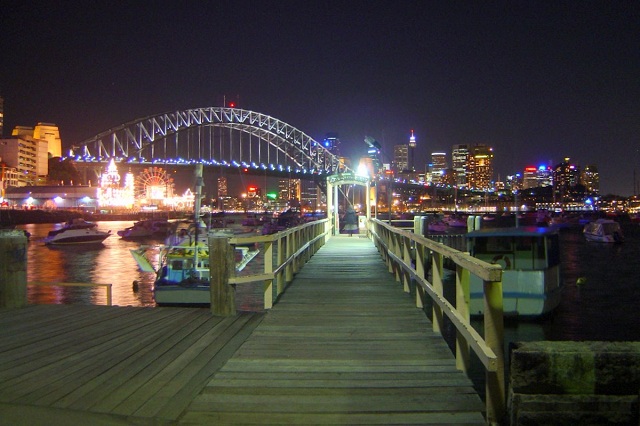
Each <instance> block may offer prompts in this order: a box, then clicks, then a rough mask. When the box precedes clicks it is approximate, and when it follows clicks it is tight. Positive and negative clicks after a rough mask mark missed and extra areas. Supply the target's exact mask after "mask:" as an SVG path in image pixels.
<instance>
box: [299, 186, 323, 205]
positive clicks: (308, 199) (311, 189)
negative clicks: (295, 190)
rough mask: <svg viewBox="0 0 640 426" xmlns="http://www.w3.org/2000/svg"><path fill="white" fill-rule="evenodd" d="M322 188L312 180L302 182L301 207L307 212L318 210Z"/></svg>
mask: <svg viewBox="0 0 640 426" xmlns="http://www.w3.org/2000/svg"><path fill="white" fill-rule="evenodd" d="M319 191H320V188H318V185H316V183H315V182H314V181H312V180H306V179H305V180H300V205H301V206H302V208H303V209H304V210H305V211H308V212H313V211H316V210H318V196H319Z"/></svg>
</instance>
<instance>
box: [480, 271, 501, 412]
mask: <svg viewBox="0 0 640 426" xmlns="http://www.w3.org/2000/svg"><path fill="white" fill-rule="evenodd" d="M483 286H484V340H485V342H487V346H489V347H490V348H491V350H493V352H494V353H495V354H496V363H497V369H496V371H494V372H491V371H487V374H486V400H487V423H489V424H500V423H501V420H502V417H503V416H504V413H505V405H506V404H505V401H506V400H505V398H506V391H505V382H504V348H503V344H504V343H503V342H504V319H503V309H504V307H503V296H502V281H484V284H483Z"/></svg>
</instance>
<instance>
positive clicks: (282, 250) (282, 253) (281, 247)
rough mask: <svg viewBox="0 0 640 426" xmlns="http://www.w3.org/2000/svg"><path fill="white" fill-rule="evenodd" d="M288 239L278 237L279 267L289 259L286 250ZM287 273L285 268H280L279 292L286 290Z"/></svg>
mask: <svg viewBox="0 0 640 426" xmlns="http://www.w3.org/2000/svg"><path fill="white" fill-rule="evenodd" d="M285 243H286V241H285V240H284V237H279V238H278V268H280V266H282V264H283V263H284V261H285V260H286V259H287V250H286V245H285ZM285 278H286V275H285V271H284V269H279V272H278V294H280V293H281V292H282V291H284V286H285V284H286V279H285Z"/></svg>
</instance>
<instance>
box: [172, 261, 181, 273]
mask: <svg viewBox="0 0 640 426" xmlns="http://www.w3.org/2000/svg"><path fill="white" fill-rule="evenodd" d="M171 269H173V270H174V271H181V270H182V260H174V261H172V262H171Z"/></svg>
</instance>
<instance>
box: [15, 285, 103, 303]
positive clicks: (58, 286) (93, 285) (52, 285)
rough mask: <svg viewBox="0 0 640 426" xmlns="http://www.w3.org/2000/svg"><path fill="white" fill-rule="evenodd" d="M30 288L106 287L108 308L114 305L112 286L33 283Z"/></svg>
mask: <svg viewBox="0 0 640 426" xmlns="http://www.w3.org/2000/svg"><path fill="white" fill-rule="evenodd" d="M27 285H28V286H30V285H35V286H49V287H104V288H105V290H106V291H107V300H106V302H107V303H106V304H107V306H111V304H112V290H111V287H112V284H94V283H44V282H31V283H27Z"/></svg>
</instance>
